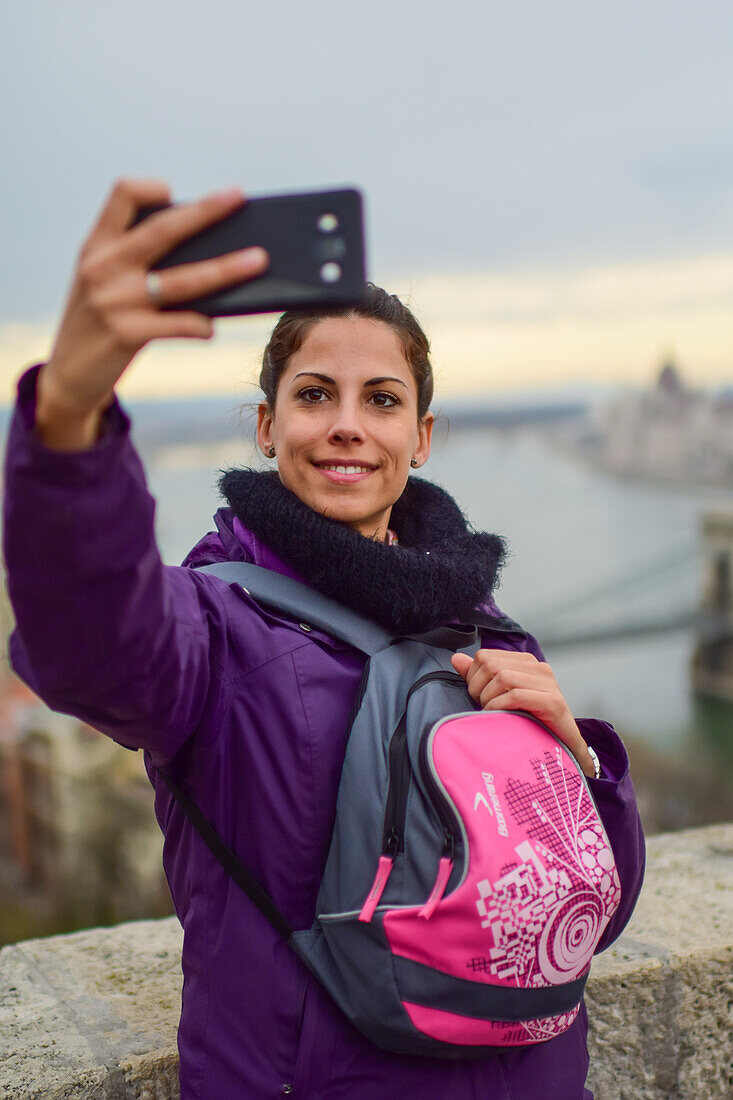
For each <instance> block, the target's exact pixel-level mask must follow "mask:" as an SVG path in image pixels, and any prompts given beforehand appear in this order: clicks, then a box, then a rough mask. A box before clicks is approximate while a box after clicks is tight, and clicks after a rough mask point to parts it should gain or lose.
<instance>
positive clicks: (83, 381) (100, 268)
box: [36, 180, 269, 450]
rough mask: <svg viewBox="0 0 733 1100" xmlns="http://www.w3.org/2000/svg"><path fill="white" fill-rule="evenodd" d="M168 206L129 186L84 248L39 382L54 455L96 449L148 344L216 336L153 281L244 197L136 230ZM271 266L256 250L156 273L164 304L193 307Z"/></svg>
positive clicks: (134, 183) (158, 192) (234, 195)
mask: <svg viewBox="0 0 733 1100" xmlns="http://www.w3.org/2000/svg"><path fill="white" fill-rule="evenodd" d="M169 202H170V192H169V189H168V187H167V185H166V184H165V183H162V182H159V181H154V180H121V181H120V182H119V183H117V184H116V186H115V187H114V189H113V190H112V193H111V195H110V197H109V199H108V200H107V202H106V204H105V206H104V207H103V209H102V212H101V214H100V215H99V218H98V220H97V223H96V225H95V226H94V228H93V229H92V231H91V233H90V235H89V236H88V237H87V239H86V241H85V242H84V244H83V245H82V248H81V252H80V255H79V260H78V263H77V267H76V271H75V273H74V277H73V281H72V285H71V290H70V293H69V297H68V301H67V303H66V308H65V311H64V314H63V317H62V319H61V323H60V326H59V329H58V332H57V335H56V340H55V343H54V347H53V351H52V353H51V358H50V359H49V361H48V363H46V364H45V366H44V367H43V368H42V369H41V371H40V373H39V378H38V392H37V404H36V430H37V432H38V434H39V435H40V436H41V438H42V439H43V440H44V442H45V443H47V444H48V445H49V446H51V447H54V446H55V447H57V448H58V449H62V450H64V449H76V448H78V447H80V446H81V447H84V446H91V444H92V443H94V441H95V439H96V438H97V433H98V429H99V423H100V421H101V415H102V412H103V411H104V409H105V408H106V407H107V406H108V405H109V404H110V402H111V400H112V395H113V390H114V386H115V384H116V382H117V380H118V379H119V377H120V376H121V375H122V373H123V372H124V371H125V369H126V368H127V367H128V366H129V364H130V362H131V360H132V359H133V358H134V356H135V355H136V354H137V352H138V351H140V349H141V348H142V347H144V346H145V344H147V343H148V342H149V341H150V340H155V339H167V338H170V337H178V338H180V337H183V338H191V339H202V340H207V339H209V338H210V337H211V336H212V335H213V331H214V329H213V324H212V321H211V319H210V318H209V317H205V316H204V315H203V314H201V313H196V312H193V311H175V312H162V311H161V310H160V309H158V307H157V305H156V304H155V303H153V302H152V301H151V298H150V295H149V292H148V288H147V283H146V277H147V275H148V273H149V271H150V268H151V266H152V265H153V264H154V263H155V261H156V260H158V259H159V258H160V257H161V256H164V255H165V254H166V253H167V252H169V251H170V250H171V249H172V248H173V247H174V246H175V245H177V244H179V243H180V242H181V241H183V240H185V239H186V238H187V237H190V236H192V235H193V234H194V233H196V232H198V231H199V230H200V229H203V228H204V227H206V226H208V225H210V224H211V223H213V222H216V221H219V220H220V219H221V218H223V217H225V216H226V215H227V214H230V213H232V211H234V210H236V208H237V207H238V206H240V205H241V204H242V203H243V202H244V195H243V194H242V193H241V192H240V191H227V192H223V193H221V194H217V195H210V196H208V197H206V198H203V199H200V200H198V201H197V202H192V203H187V204H185V205H181V206H177V207H175V208H171V209H170V210H162V211H160V212H158V213H156V214H153V215H151V216H150V217H149V218H146V219H145V221H144V222H141V223H140V224H139V225H136V226H134V227H133V228H130V226H131V223H132V221H133V220H134V218H135V215H136V214H137V212H138V210H139V209H140V207H142V206H148V205H159V204H164V203H169ZM268 262H269V261H268V256H267V253H266V252H265V251H264V250H263V249H261V248H249V249H245V250H243V251H241V252H231V253H229V254H227V255H225V256H218V257H216V258H215V259H211V260H201V261H199V262H197V263H191V264H180V265H179V266H177V267H171V268H168V269H166V270H164V271H161V272H159V273H158V275H159V280H160V282H159V286H160V301H161V302H163V303H166V304H168V303H173V302H181V301H186V300H187V299H189V298H197V297H200V296H202V295H204V294H209V293H212V292H213V291H216V290H219V289H221V288H222V287H225V286H229V285H232V284H235V283H241V282H243V281H244V280H246V279H250V278H253V277H254V276H256V275H260V274H261V273H262V272H263V271H264V270H265V268H266V267H267V264H268Z"/></svg>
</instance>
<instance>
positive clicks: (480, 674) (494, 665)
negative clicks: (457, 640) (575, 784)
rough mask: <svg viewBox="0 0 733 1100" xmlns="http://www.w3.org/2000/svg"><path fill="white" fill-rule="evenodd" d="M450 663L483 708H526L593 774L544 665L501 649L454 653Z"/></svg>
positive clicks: (584, 748)
mask: <svg viewBox="0 0 733 1100" xmlns="http://www.w3.org/2000/svg"><path fill="white" fill-rule="evenodd" d="M451 664H452V665H453V668H454V669H455V670H456V672H458V673H460V675H461V676H462V677H463V679H464V680H465V681H466V684H467V686H468V693H469V695H470V696H471V698H472V699H475V700H476V702H477V703H480V704H481V706H482V707H483V709H484V710H526V711H527V712H528V713H529V714H532V715H534V717H535V718H539V719H540V721H541V722H544V724H545V725H546V726H548V727H549V729H551V730H552V732H553V733H554V734H556V736H557V737H559V738H560V740H561V741H562V742H563V744H564V745H566V746H567V748H568V749H569V750H570V752H571V753H572V754H573V756H574V757H575V759H576V760H577V761H578V763H579V764H580V766H581V768H582V769H583V771H584V772H585V774H586V775H587V776H590V777H591V778H592V777H593V776H595V767H594V764H593V761H592V759H591V757H590V754H589V752H588V746H587V745H586V743H585V741H584V740H583V737H582V735H581V733H580V730H579V729H578V724H577V722H576V721H575V719H574V718H573V715H572V714H571V712H570V707H569V706H568V704H567V703H566V702H565V698H564V696H563V694H562V692H561V691H560V688H559V687H558V686H557V680H556V679H555V673H554V672H553V671H552V669H551V668H550V666H549V665H548V664H546V663H545V662H544V661H538V660H537V658H536V657H535V656H533V654H531V653H518V652H516V651H514V650H511V651H507V650H504V649H479V650H478V652H477V653H476V655H475V657H474V658H473V659H472V658H471V657H469V655H468V654H467V653H454V654H453V656H452V657H451Z"/></svg>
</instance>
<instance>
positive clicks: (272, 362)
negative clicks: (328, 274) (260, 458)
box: [260, 283, 433, 420]
mask: <svg viewBox="0 0 733 1100" xmlns="http://www.w3.org/2000/svg"><path fill="white" fill-rule="evenodd" d="M327 317H366V318H368V319H370V320H373V321H383V322H384V324H386V325H389V326H390V327H391V328H393V329H394V330H395V332H396V333H397V335H398V336H399V338H400V341H401V343H402V350H403V352H404V355H405V359H406V360H407V362H408V363H409V365H410V370H411V371H412V375H413V378H414V379H415V382H416V384H417V415H418V419H420V420H422V418H423V417H424V416H425V413H426V412H427V411H428V409H429V408H430V402H431V401H432V399H433V368H432V365H431V363H430V344H429V342H428V338H427V336H426V335H425V333H424V332H423V330H422V328H421V327H420V325H419V323H418V321H417V320H416V318H415V317H414V316H413V314H412V313H411V312H410V310H409V309H408V308H407V306H405V305H403V304H402V302H401V301H400V300H399V298H398V297H397V295H396V294H388V293H387V291H386V290H382V288H381V287H379V286H375V285H374V283H367V284H366V294H365V296H364V301H363V302H361V303H360V304H359V305H357V306H328V307H326V308H325V309H319V310H309V311H308V312H304V311H302V310H290V311H288V312H287V313H283V315H282V317H281V318H280V319H279V321H278V322H277V324H276V325H275V327H274V329H273V330H272V334H271V335H270V340H269V342H268V344H267V347H266V348H265V350H264V353H263V355H262V370H261V371H260V389H261V390H262V391H263V393H264V394H265V398H266V399H267V404H268V405H269V406H270V409H271V410H274V408H275V400H276V397H277V387H278V384H279V382H280V379H281V377H282V375H283V372H284V371H285V369H286V367H287V365H288V361H289V360H290V356H291V355H295V353H296V351H298V349H299V348H300V347H301V346H302V344H303V341H304V340H305V338H306V336H307V335H308V333H309V332H310V330H311V329H312V328H313V326H314V325H315V324H316V323H317V322H318V321H323V320H325V319H326V318H327Z"/></svg>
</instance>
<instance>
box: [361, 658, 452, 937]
mask: <svg viewBox="0 0 733 1100" xmlns="http://www.w3.org/2000/svg"><path fill="white" fill-rule="evenodd" d="M431 680H437V681H442V682H443V683H448V684H455V685H458V684H465V680H464V679H463V677H462V676H460V675H459V674H458V673H457V672H449V671H448V670H441V671H439V672H428V673H426V674H425V675H424V676H421V677H420V679H419V680H416V681H415V683H414V684H413V685H412V687H411V688H410V690H409V691H408V693H407V698H406V699H405V708H404V710H403V712H402V717H401V718H400V720H399V722H398V723H397V728H396V730H395V732H394V733H393V734H392V737H391V739H390V743H389V750H388V767H389V786H388V788H387V799H386V803H385V809H384V824H383V827H382V854H381V856H380V858H379V863H378V866H377V873H376V875H375V877H374V882H373V883H372V886H371V889H370V890H369V893H368V894H367V896H366V900H365V901H364V905H363V906H362V909H361V912H360V913H359V920H361V921H367V922H368V921H371V919H372V917H373V916H374V911H375V909H376V908H377V905H378V904H379V901H380V898H381V896H382V893H383V892H384V888H385V887H386V885H387V880H388V879H389V876H390V874H391V873H392V868H393V866H394V861H395V858H396V857H397V855H398V854H399V852H401V851H402V850H403V848H404V833H405V817H406V815H407V796H408V794H409V792H410V778H411V772H412V768H411V766H410V757H409V754H408V752H407V706H408V704H409V702H410V699H411V697H412V696H413V695H414V694H415V692H416V691H419V690H420V688H421V687H423V686H424V685H425V684H427V683H429V682H430V681H431ZM364 686H365V687H366V683H365V685H364ZM362 697H363V693H362ZM424 746H425V739H424V738H423V740H422V741H421V744H420V763H421V769H422V772H423V778H424V779H425V782H426V786H427V787H428V788H429V790H430V793H431V795H432V799H431V801H432V803H433V806H434V807H435V810H436V813H437V814H438V817H439V818H440V822H441V824H442V826H443V836H444V841H443V851H442V854H441V859H440V863H439V868H438V878H437V880H436V883H435V886H434V887H433V891H432V893H431V895H430V898H429V899H428V901H427V902H426V904H425V906H424V907H423V909H422V911H421V915H422V916H423V917H424V919H426V920H427V919H428V918H429V917H430V915H431V914H432V912H433V910H434V909H435V906H436V905H437V904H438V902H439V901H440V898H441V897H442V896H443V893H444V892H445V888H446V886H447V884H448V878H449V876H450V872H451V870H452V869H453V861H454V858H455V847H456V835H457V832H459V831H460V829H459V830H456V828H455V822H454V821H453V818H452V815H451V814H450V813H449V811H448V808H447V807H446V806H445V803H444V799H443V797H442V795H441V794H440V792H439V790H438V787H437V785H436V784H435V781H434V780H433V777H432V775H431V773H430V768H429V767H428V766H427V753H426V751H425V749H424Z"/></svg>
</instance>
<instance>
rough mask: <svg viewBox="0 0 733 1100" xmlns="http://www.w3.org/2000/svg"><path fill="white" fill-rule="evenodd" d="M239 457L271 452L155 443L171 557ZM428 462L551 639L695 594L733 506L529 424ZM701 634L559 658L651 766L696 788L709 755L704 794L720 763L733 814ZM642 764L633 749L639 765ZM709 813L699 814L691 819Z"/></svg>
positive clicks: (568, 681)
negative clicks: (588, 456) (222, 470)
mask: <svg viewBox="0 0 733 1100" xmlns="http://www.w3.org/2000/svg"><path fill="white" fill-rule="evenodd" d="M232 464H246V465H250V464H252V465H258V461H257V459H256V457H255V456H254V454H253V451H252V448H251V445H250V444H249V443H246V444H243V445H242V446H241V447H240V446H239V445H237V444H236V443H232V444H225V445H220V446H218V447H217V448H216V449H212V448H206V447H199V448H189V449H187V448H185V447H183V448H178V449H176V450H173V449H169V450H167V451H162V452H161V451H159V452H157V454H156V455H151V458H150V461H149V462H148V464H147V469H148V475H149V483H150V487H151V490H152V491H153V493H154V495H155V496H156V498H157V500H158V512H157V530H158V539H159V544H160V546H161V550H162V553H163V556H164V558H165V560H166V561H168V562H171V563H178V562H180V560H181V559H182V558H183V557H184V555H185V553H186V551H187V550H188V549H189V547H190V546H191V545H192V544H193V543H194V542H195V541H196V540H197V538H198V537H199V536H200V535H201V534H202V533H203V532H204V531H206V530H209V529H211V526H212V524H211V516H212V514H213V512H214V511H215V510H216V508H217V507H218V506H219V503H220V502H219V500H218V498H217V492H216V480H217V468H219V467H225V466H227V465H232ZM421 473H422V474H424V476H425V477H427V478H429V479H431V480H434V481H436V482H438V483H439V484H440V485H442V486H443V488H445V489H446V490H448V492H450V493H451V494H452V495H453V496H454V497H455V498H456V500H457V501H458V503H459V504H460V505H461V507H462V508H463V510H464V512H465V514H466V515H467V517H468V518H469V520H470V521H471V523H472V524H473V526H474V527H475V528H477V529H481V530H491V531H495V532H497V533H498V534H501V535H503V536H504V537H505V538H506V540H507V542H508V545H509V550H510V557H509V560H508V563H507V565H506V566H505V568H504V571H503V574H502V578H501V583H500V587H499V589H498V591H497V592H496V597H497V601H498V603H499V605H500V606H501V608H502V610H504V611H505V612H506V613H507V614H509V615H511V616H512V617H513V618H514V619H517V620H518V621H519V622H520V623H522V625H523V626H524V627H525V629H527V630H529V631H530V632H531V633H533V634H535V635H536V636H537V637H538V638H539V640H540V642H542V637H543V632H544V633H546V634H547V635H548V636H549V635H550V634H557V633H558V632H559V630H560V629H562V630H563V631H566V630H568V631H569V630H571V629H572V630H579V629H582V628H588V627H597V628H598V629H599V632H602V629H603V627H604V626H605V625H607V624H618V623H623V622H626V621H628V620H630V619H631V620H634V621H638V620H640V619H645V620H649V621H653V620H654V619H656V618H662V617H664V616H666V615H669V614H670V612H671V611H673V610H674V609H675V608H679V609H681V610H684V609H689V608H693V607H695V606H696V605H697V603H698V601H699V598H700V591H701V579H702V549H701V545H700V541H699V538H700V535H699V532H700V519H701V515H702V514H703V513H704V512H705V511H706V510H708V509H710V510H719V509H725V510H733V492H725V491H722V490H705V491H702V490H695V491H691V490H681V489H672V488H659V487H657V486H650V485H648V484H642V483H636V482H625V481H619V480H616V479H613V478H611V477H610V476H607V475H605V474H604V473H602V472H599V471H597V470H594V469H591V468H589V467H587V466H586V465H584V464H583V463H581V462H580V461H579V460H577V459H574V458H573V457H571V456H568V454H566V453H565V452H564V451H563V450H562V449H560V448H559V447H558V446H557V445H554V444H553V443H552V442H551V441H550V440H549V439H548V438H546V437H544V436H542V435H540V434H537V433H536V432H533V431H531V430H526V429H525V430H517V431H514V432H511V433H504V432H495V431H485V430H484V431H478V430H471V431H458V430H453V431H452V432H450V433H448V434H447V435H446V433H445V432H444V433H443V436H442V438H441V439H440V440H438V441H437V443H436V444H435V446H434V449H433V454H432V455H431V458H430V460H429V462H428V464H427V465H426V466H425V467H424V469H423V471H421ZM693 646H694V635H693V632H692V630H690V629H681V630H675V631H672V632H669V633H666V634H658V635H653V636H649V637H632V638H625V639H620V640H615V641H605V642H597V643H593V644H584V645H581V646H577V647H575V648H566V647H562V648H558V649H556V650H553V649H552V648H548V649H547V651H546V657H547V659H548V660H549V661H550V663H551V664H552V666H553V668H554V670H555V674H556V677H557V680H558V682H559V684H560V686H561V688H562V690H563V692H564V694H565V696H566V698H567V700H568V702H569V704H570V706H571V709H572V710H573V712H574V713H575V715H576V716H596V717H603V718H605V719H607V720H608V721H610V722H612V723H613V724H614V725H615V726H616V728H617V729H619V730H620V731H623V734H624V737H625V738H626V737H628V738H629V740H630V743H631V744H633V745H634V746H637V745H638V746H639V749H638V753H637V755H638V757H639V761H640V767H642V766H643V767H646V768H647V770H649V771H651V773H652V776H653V775H654V774H655V769H657V771H658V767H659V762H660V760H661V761H662V763H663V764H665V766H666V764H668V763H669V762H670V761H672V762H675V761H676V762H677V765H678V769H677V772H678V780H679V782H680V783H681V785H682V787H683V788H684V786H685V781H684V779H683V778H681V775H682V774H683V773H684V774H687V769H688V768H689V767H690V766H691V767H692V768H693V769H694V768H695V767H696V766H697V765H700V767H701V768H702V769H703V771H702V773H701V775H702V780H701V781H702V783H703V786H702V792H701V793H700V794H699V795H698V798H699V799H701V800H702V802H706V801H708V795H707V793H706V790H707V789H706V787H705V783H704V776H705V775H710V776H712V775H715V776H717V779H718V780H722V781H723V784H724V787H723V789H722V790H720V791H718V792H717V793H715V794H712V793H711V794H710V797H712V798H713V801H715V802H716V805H717V809H715V810H714V809H712V808H711V807H705V809H707V810H708V811H709V812H710V813H711V814H712V816H713V819H714V818H715V816H721V815H722V816H728V817H730V816H731V813H730V809H731V808H733V801H731V803H730V804H729V805H728V812H727V814H726V813H725V812H724V810H723V808H722V807H721V806H720V805H719V804H720V801H721V799H723V800H725V799H727V796H728V794H729V793H730V794H731V797H732V799H733V778H732V774H733V757H732V755H731V754H732V753H733V748H732V747H731V746H732V744H733V737H732V736H731V730H732V729H733V707H726V706H724V707H718V706H715V705H712V706H711V705H708V704H705V703H701V702H700V701H699V700H696V699H695V698H694V696H693V694H692V693H691V691H690V686H689V672H688V666H689V661H690V657H691V654H692V649H693ZM647 753H650V754H651V756H650V757H649V760H646V754H647ZM642 759H643V760H644V761H646V763H644V764H643V765H642V763H641V762H642ZM633 763H634V757H633V755H632V770H633ZM669 812H670V813H671V812H675V811H673V810H670V811H669ZM701 813H702V817H703V818H704V817H705V813H703V812H702V809H701ZM698 816H699V815H698ZM696 820H697V817H696V816H695V815H694V814H693V816H692V818H691V819H690V821H692V822H693V823H694V821H696ZM665 823H666V822H665ZM683 823H687V822H683Z"/></svg>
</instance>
